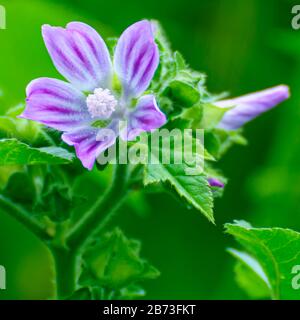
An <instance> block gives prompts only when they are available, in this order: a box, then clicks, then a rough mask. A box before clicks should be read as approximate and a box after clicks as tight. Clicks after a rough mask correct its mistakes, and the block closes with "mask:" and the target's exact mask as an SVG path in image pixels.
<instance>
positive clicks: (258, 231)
mask: <svg viewBox="0 0 300 320" xmlns="http://www.w3.org/2000/svg"><path fill="white" fill-rule="evenodd" d="M225 228H226V232H227V233H229V234H231V235H232V236H234V237H235V239H236V240H237V241H238V242H239V243H240V244H241V245H242V246H243V248H244V250H245V253H244V252H239V251H235V252H234V253H235V256H236V257H237V258H238V260H239V263H240V262H243V263H244V265H246V266H247V267H248V268H250V269H251V270H252V275H253V273H254V274H256V281H257V277H259V278H260V279H261V280H263V282H264V283H265V284H266V285H267V286H268V287H269V294H270V297H271V298H272V299H299V298H300V292H299V287H300V286H299V285H298V283H297V281H298V278H299V275H298V276H297V272H294V270H295V266H296V267H297V266H299V265H300V233H298V232H296V231H293V230H290V229H282V228H254V227H252V226H251V225H250V224H249V223H247V222H244V221H236V222H235V223H233V224H226V225H225ZM251 259H252V260H251ZM249 261H250V262H249ZM299 268H300V267H299ZM243 272H244V270H243ZM294 273H295V274H294ZM248 274H249V273H248ZM239 277H240V278H243V285H244V286H245V285H247V286H249V281H246V280H245V272H244V273H243V274H239ZM247 283H248V284H247ZM260 283H261V282H260ZM295 283H296V284H295ZM255 290H256V292H255V294H256V295H259V294H260V295H261V296H263V295H264V294H265V287H263V286H260V290H261V291H260V292H258V291H257V290H258V287H257V286H256V288H255ZM247 291H248V293H249V292H252V293H253V288H251V287H249V288H248V289H247Z"/></svg>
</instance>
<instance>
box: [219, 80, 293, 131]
mask: <svg viewBox="0 0 300 320" xmlns="http://www.w3.org/2000/svg"><path fill="white" fill-rule="evenodd" d="M288 98H289V88H288V87H287V86H285V85H280V86H277V87H273V88H269V89H266V90H263V91H259V92H255V93H252V94H248V95H245V96H242V97H238V98H235V99H229V100H223V101H218V102H215V105H216V106H219V107H221V108H225V107H233V106H234V108H233V109H230V110H229V111H227V112H226V113H225V115H224V117H223V119H222V120H221V122H220V123H219V125H218V127H219V128H222V129H226V130H235V129H238V128H240V127H241V126H243V125H244V124H245V123H247V122H248V121H251V120H252V119H254V118H256V117H257V116H259V115H260V114H261V113H263V112H266V111H268V110H269V109H271V108H273V107H275V106H276V105H277V104H279V103H281V102H282V101H284V100H286V99H288Z"/></svg>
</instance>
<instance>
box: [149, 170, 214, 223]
mask: <svg viewBox="0 0 300 320" xmlns="http://www.w3.org/2000/svg"><path fill="white" fill-rule="evenodd" d="M186 169H188V166H187V165H185V164H181V165H175V164H148V165H147V166H146V167H145V177H144V184H145V185H148V184H152V183H158V182H169V183H170V185H171V186H172V187H174V189H175V190H176V192H177V193H178V194H179V195H180V196H181V197H183V198H184V199H185V200H186V201H187V202H188V203H189V204H191V205H192V206H193V207H194V208H196V209H197V210H199V211H201V212H202V213H203V214H204V215H205V216H206V217H207V218H208V220H210V221H211V222H213V223H214V217H213V195H212V192H211V189H210V187H209V185H208V182H207V178H206V177H205V176H204V175H193V176H190V175H187V173H186Z"/></svg>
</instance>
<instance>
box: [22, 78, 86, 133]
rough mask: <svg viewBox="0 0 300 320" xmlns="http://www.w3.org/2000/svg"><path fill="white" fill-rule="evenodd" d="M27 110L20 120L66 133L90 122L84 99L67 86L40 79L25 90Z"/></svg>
mask: <svg viewBox="0 0 300 320" xmlns="http://www.w3.org/2000/svg"><path fill="white" fill-rule="evenodd" d="M26 94H27V98H26V108H25V110H24V112H23V113H22V114H21V115H20V117H21V118H26V119H30V120H35V121H38V122H40V123H42V124H44V125H46V126H48V127H51V128H54V129H57V130H60V131H67V130H71V129H74V128H75V127H76V126H78V125H81V124H82V123H84V122H86V121H89V120H90V115H89V113H88V111H87V108H86V102H85V101H86V97H85V95H84V94H83V93H82V92H80V91H79V90H77V89H76V88H73V87H72V85H70V84H69V83H67V82H64V81H61V80H56V79H51V78H39V79H36V80H33V81H31V82H30V83H29V85H28V86H27V88H26Z"/></svg>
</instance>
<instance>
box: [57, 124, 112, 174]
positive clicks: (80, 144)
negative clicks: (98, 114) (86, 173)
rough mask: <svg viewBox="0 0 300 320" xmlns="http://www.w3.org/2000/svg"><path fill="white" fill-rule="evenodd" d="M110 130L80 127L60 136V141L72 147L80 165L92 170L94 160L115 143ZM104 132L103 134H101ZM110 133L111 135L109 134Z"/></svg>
mask: <svg viewBox="0 0 300 320" xmlns="http://www.w3.org/2000/svg"><path fill="white" fill-rule="evenodd" d="M108 130H110V129H107V128H104V129H98V128H93V127H81V128H77V129H75V130H73V131H70V132H65V133H64V134H63V135H62V140H63V141H64V142H66V143H67V144H68V145H71V146H74V147H75V151H76V155H77V157H78V158H79V159H80V161H81V162H82V165H83V166H84V167H85V168H87V169H88V170H92V168H93V166H94V164H95V160H96V158H97V157H98V156H99V155H100V153H101V152H104V151H105V150H106V149H108V148H109V147H110V146H112V145H113V144H114V143H115V141H116V138H117V137H116V135H115V133H114V132H113V131H112V130H110V131H109V134H108V133H107V131H108ZM101 131H105V133H104V132H103V133H102V132H101ZM111 133H112V134H111Z"/></svg>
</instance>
